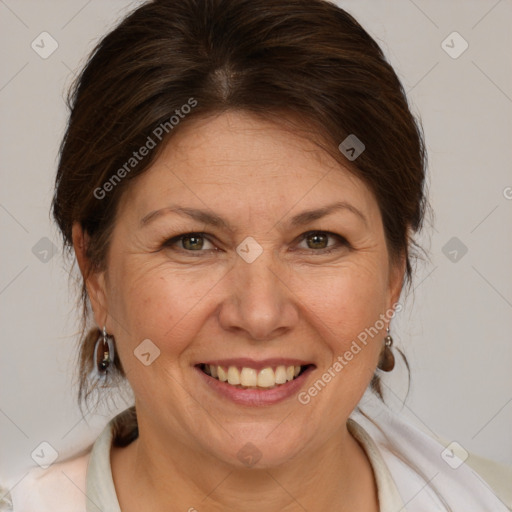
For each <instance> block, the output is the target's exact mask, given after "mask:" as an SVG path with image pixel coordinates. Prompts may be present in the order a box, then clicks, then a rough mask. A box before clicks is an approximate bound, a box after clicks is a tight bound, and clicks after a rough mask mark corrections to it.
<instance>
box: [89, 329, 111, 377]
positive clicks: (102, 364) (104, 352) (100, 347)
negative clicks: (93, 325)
mask: <svg viewBox="0 0 512 512" xmlns="http://www.w3.org/2000/svg"><path fill="white" fill-rule="evenodd" d="M112 340H113V336H109V335H108V334H107V329H106V327H105V326H103V332H102V334H101V336H100V337H99V338H98V340H97V341H96V345H95V346H94V359H93V370H92V373H93V374H94V377H96V378H97V379H100V380H102V381H104V380H106V377H107V374H108V373H109V368H110V366H111V364H112V363H113V362H114V356H115V352H114V342H113V341H112Z"/></svg>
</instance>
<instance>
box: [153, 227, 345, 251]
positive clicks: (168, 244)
mask: <svg viewBox="0 0 512 512" xmlns="http://www.w3.org/2000/svg"><path fill="white" fill-rule="evenodd" d="M311 235H326V236H327V237H330V238H335V239H337V241H338V243H337V244H335V245H334V246H332V247H326V248H324V249H305V250H309V251H313V252H315V253H317V254H318V253H320V254H330V253H332V252H334V251H337V250H339V249H341V248H343V247H345V248H349V249H350V248H351V246H350V244H349V243H348V241H347V240H346V239H345V238H344V237H342V236H341V235H338V234H336V233H331V232H330V231H307V232H306V233H303V234H302V235H301V237H300V239H299V243H301V242H303V241H304V240H306V239H307V238H308V237H309V236H311ZM189 237H190V238H192V237H202V238H206V240H208V241H209V242H210V243H213V242H211V241H210V239H209V238H208V236H207V233H202V232H190V233H183V234H182V235H178V236H175V237H172V238H169V239H167V240H165V241H164V243H163V244H162V247H172V246H174V245H175V244H176V243H178V242H180V241H182V240H183V239H184V238H189ZM178 250H180V251H182V252H185V253H188V254H191V253H192V254H193V253H195V252H196V253H202V252H206V251H211V250H213V249H206V250H201V249H200V250H197V251H191V250H188V249H183V248H179V249H178ZM198 256H199V254H198Z"/></svg>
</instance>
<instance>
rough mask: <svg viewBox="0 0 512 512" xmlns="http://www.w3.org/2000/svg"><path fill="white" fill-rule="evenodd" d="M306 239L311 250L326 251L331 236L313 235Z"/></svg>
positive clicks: (323, 234)
mask: <svg viewBox="0 0 512 512" xmlns="http://www.w3.org/2000/svg"><path fill="white" fill-rule="evenodd" d="M305 239H306V240H307V241H308V245H309V248H310V249H326V248H327V244H328V242H329V236H328V235H326V234H325V233H311V234H308V235H307V236H306V238H305Z"/></svg>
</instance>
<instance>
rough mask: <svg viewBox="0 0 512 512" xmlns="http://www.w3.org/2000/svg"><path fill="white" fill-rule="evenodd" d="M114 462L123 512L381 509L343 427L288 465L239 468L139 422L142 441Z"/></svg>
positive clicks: (117, 451)
mask: <svg viewBox="0 0 512 512" xmlns="http://www.w3.org/2000/svg"><path fill="white" fill-rule="evenodd" d="M169 454H172V456H169ZM111 464H112V473H113V478H114V484H115V487H116V492H117V495H118V500H119V504H120V506H121V509H122V510H123V511H126V512H131V511H132V510H134V511H135V510H137V511H138V510H142V509H150V510H154V511H160V510H162V511H164V510H165V511H166V512H168V511H170V510H171V511H174V510H176V511H178V510H184V511H185V510H186V511H190V512H194V510H196V511H198V512H201V511H202V510H208V511H211V512H217V511H219V512H220V511H222V512H235V511H239V510H240V509H241V508H243V510H244V511H246V512H260V511H261V510H269V511H274V510H279V511H285V512H299V511H300V512H303V511H304V510H323V511H330V510H332V511H334V510H336V512H341V511H349V510H350V511H352V510H365V511H368V512H373V511H375V512H377V511H378V510H379V507H378V503H377V489H376V484H375V480H374V477H373V471H372V469H371V465H370V463H369V461H368V459H367V457H366V454H365V452H364V450H363V449H362V448H361V446H360V445H359V444H358V442H357V441H356V440H355V439H354V438H353V437H352V436H351V435H350V434H349V432H348V430H347V428H346V427H344V428H343V429H341V430H340V431H337V432H336V434H335V435H334V436H332V438H331V439H328V440H327V441H326V442H325V443H324V445H322V447H321V449H320V450H318V449H316V450H315V451H314V452H308V451H307V450H306V449H305V450H303V451H302V452H301V453H300V454H299V455H298V456H297V457H295V458H294V459H293V460H292V461H289V462H287V463H286V464H283V465H280V466H277V467H271V468H266V469H254V468H243V469H240V468H234V467H233V466H231V465H228V464H226V463H224V462H222V461H220V460H219V459H218V458H215V457H212V456H211V455H209V454H206V453H197V451H194V450H191V449H190V447H188V446H187V445H186V444H184V443H183V442H181V441H180V440H178V439H175V438H172V437H169V435H168V432H166V433H165V435H163V433H161V435H158V433H157V432H154V431H152V430H151V428H150V425H145V424H144V422H141V423H140V424H139V438H138V439H137V440H135V441H133V442H132V443H131V444H130V445H128V446H127V447H125V448H115V447H113V449H112V452H111ZM241 504H243V507H241Z"/></svg>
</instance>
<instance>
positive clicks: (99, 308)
mask: <svg viewBox="0 0 512 512" xmlns="http://www.w3.org/2000/svg"><path fill="white" fill-rule="evenodd" d="M72 239H73V248H74V250H75V255H76V260H77V262H78V266H79V268H80V273H81V274H82V277H83V279H84V281H85V286H86V288H87V295H88V296H89V300H90V302H91V307H92V310H93V313H94V319H95V321H96V324H97V325H98V326H100V328H101V327H102V326H103V325H105V324H106V321H107V293H106V287H105V272H97V271H95V270H94V269H93V268H92V264H91V262H90V260H89V258H88V257H87V246H88V244H89V236H88V234H87V232H85V231H84V230H83V228H82V226H81V225H80V223H79V222H74V223H73V228H72Z"/></svg>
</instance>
